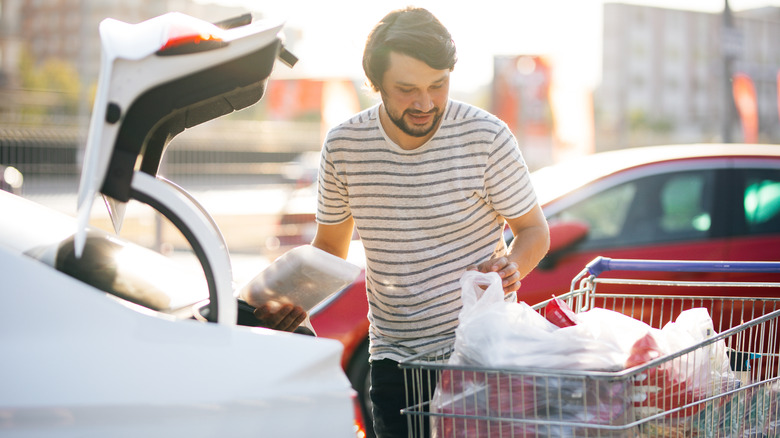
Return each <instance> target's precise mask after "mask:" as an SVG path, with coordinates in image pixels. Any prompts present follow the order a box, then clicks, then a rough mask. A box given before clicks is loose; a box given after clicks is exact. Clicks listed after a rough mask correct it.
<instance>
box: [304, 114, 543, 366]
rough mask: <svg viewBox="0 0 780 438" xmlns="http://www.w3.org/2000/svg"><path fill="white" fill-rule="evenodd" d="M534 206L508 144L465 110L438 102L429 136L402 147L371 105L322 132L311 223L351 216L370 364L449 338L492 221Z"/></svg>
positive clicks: (500, 244)
mask: <svg viewBox="0 0 780 438" xmlns="http://www.w3.org/2000/svg"><path fill="white" fill-rule="evenodd" d="M535 204H536V195H535V193H534V190H533V187H532V185H531V182H530V179H529V175H528V170H527V168H526V166H525V162H524V160H523V157H522V155H521V153H520V150H519V148H518V145H517V141H516V140H515V138H514V136H513V135H512V134H511V132H510V131H509V129H508V128H507V126H506V124H505V123H503V122H502V121H501V120H499V119H498V118H497V117H495V116H493V115H491V114H489V113H488V112H486V111H483V110H481V109H479V108H477V107H474V106H471V105H468V104H465V103H462V102H457V101H453V100H450V101H449V102H448V104H447V108H446V110H445V114H444V117H443V118H442V121H441V125H440V127H439V129H438V131H437V132H436V133H435V134H434V136H433V137H432V138H431V139H430V140H429V141H428V142H427V143H425V144H424V145H423V146H421V147H419V148H417V149H414V150H408V151H407V150H404V149H402V148H401V147H399V146H398V145H396V144H395V143H394V142H393V141H391V140H390V139H389V137H388V136H387V135H386V134H385V132H384V130H383V129H382V127H381V123H380V122H379V105H376V106H374V107H372V108H369V109H367V110H365V111H363V112H361V113H359V114H357V115H355V116H354V117H353V118H351V119H350V120H348V121H347V122H345V123H342V124H341V125H339V126H337V127H335V128H334V129H332V130H331V131H330V132H329V133H328V136H327V138H326V140H325V144H324V147H323V150H322V160H321V164H320V170H319V197H318V208H317V221H318V222H319V223H321V224H338V223H341V222H343V221H344V220H346V219H347V218H348V217H349V216H350V215H351V216H352V217H353V218H354V221H355V226H356V229H357V231H358V234H359V235H360V239H361V240H362V242H363V245H364V247H365V253H366V265H367V267H366V289H367V295H368V303H369V314H368V318H369V321H370V323H371V326H370V329H369V337H370V355H371V359H372V360H378V359H385V358H387V359H393V360H396V361H398V360H401V359H403V358H406V357H409V356H411V355H413V354H416V353H419V352H424V351H428V350H430V349H437V348H440V347H445V346H448V345H449V344H450V343H452V342H453V341H454V338H455V328H456V327H457V325H458V313H459V312H460V308H461V304H460V284H459V279H460V277H461V274H462V273H463V272H464V271H465V269H466V268H467V267H468V266H471V265H475V264H478V263H480V262H482V261H485V260H487V259H489V258H490V257H491V256H494V255H496V254H502V253H504V252H505V251H506V245H505V243H504V240H503V238H502V230H503V226H504V222H503V219H502V217H505V218H515V217H518V216H521V215H523V214H524V213H526V212H528V211H529V210H530V209H531V208H532V207H533V206H534V205H535Z"/></svg>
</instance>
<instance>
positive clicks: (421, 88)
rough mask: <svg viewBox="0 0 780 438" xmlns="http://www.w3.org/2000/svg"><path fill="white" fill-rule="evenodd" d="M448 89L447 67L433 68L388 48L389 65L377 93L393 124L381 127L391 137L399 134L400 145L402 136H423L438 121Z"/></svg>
mask: <svg viewBox="0 0 780 438" xmlns="http://www.w3.org/2000/svg"><path fill="white" fill-rule="evenodd" d="M449 89H450V71H449V70H435V69H433V68H431V67H430V66H428V64H426V63H424V62H423V61H420V60H418V59H415V58H412V57H410V56H406V55H402V54H399V53H395V52H391V53H390V65H389V67H388V69H387V71H386V72H385V75H384V77H383V78H382V87H381V90H382V91H381V94H382V103H383V104H384V108H385V111H386V113H387V116H388V118H389V119H390V120H391V121H392V123H393V125H394V127H393V126H390V127H388V126H385V125H383V126H384V127H385V130H386V131H388V134H389V135H390V136H391V138H392V137H394V135H393V134H395V135H397V136H400V137H401V141H400V142H399V144H400V145H401V146H404V144H403V143H404V142H403V140H405V139H408V140H412V141H413V142H415V140H420V139H423V138H424V139H425V140H427V138H428V137H429V136H430V135H432V134H433V132H434V131H435V129H436V128H437V127H438V125H439V121H440V120H441V117H442V115H443V111H444V109H445V107H446V104H447V99H448V96H449ZM390 131H394V132H390ZM408 137H414V138H413V139H409V138H408ZM393 140H395V141H398V140H399V139H397V138H393Z"/></svg>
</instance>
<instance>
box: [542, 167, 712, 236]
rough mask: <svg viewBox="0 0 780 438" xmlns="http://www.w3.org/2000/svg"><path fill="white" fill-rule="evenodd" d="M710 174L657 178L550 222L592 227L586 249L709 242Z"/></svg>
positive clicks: (601, 196)
mask: <svg viewBox="0 0 780 438" xmlns="http://www.w3.org/2000/svg"><path fill="white" fill-rule="evenodd" d="M713 183H714V172H712V171H710V170H701V171H698V170H697V171H686V172H674V173H666V174H660V175H652V176H648V177H644V178H639V179H636V180H633V181H629V182H625V183H623V184H620V185H617V186H615V187H612V188H609V189H607V190H604V191H601V192H599V193H597V194H594V195H592V196H590V197H589V198H587V199H585V200H584V201H581V202H579V203H578V204H575V205H573V206H571V207H569V208H567V209H565V210H563V211H561V212H560V213H558V214H556V215H554V216H553V217H551V218H549V219H550V220H551V221H555V220H564V221H569V220H577V221H582V222H585V223H587V224H588V226H589V227H590V230H589V233H588V236H587V238H586V240H585V241H584V242H583V243H582V247H581V248H582V249H595V248H612V247H623V246H631V245H644V244H655V243H668V242H675V241H688V240H699V239H705V238H707V237H708V236H709V234H710V230H711V229H712V222H713V217H712V214H713V213H712V211H713V206H712V199H713V196H712V187H713Z"/></svg>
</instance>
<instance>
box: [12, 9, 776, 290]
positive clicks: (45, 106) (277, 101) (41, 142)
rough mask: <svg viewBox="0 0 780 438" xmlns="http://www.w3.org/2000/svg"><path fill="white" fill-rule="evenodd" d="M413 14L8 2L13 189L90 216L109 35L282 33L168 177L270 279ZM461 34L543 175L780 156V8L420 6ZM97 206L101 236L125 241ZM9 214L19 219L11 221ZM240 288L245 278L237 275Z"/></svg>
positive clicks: (180, 153) (306, 234)
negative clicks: (630, 159) (374, 62)
mask: <svg viewBox="0 0 780 438" xmlns="http://www.w3.org/2000/svg"><path fill="white" fill-rule="evenodd" d="M407 3H408V2H406V1H404V2H399V1H382V2H366V1H358V0H331V1H315V0H308V1H307V0H283V1H277V2H269V1H260V0H258V1H249V0H245V1H239V0H222V1H217V0H197V1H195V0H167V1H164V0H0V176H2V178H0V179H2V180H3V183H2V184H3V189H5V190H9V191H14V192H16V193H19V194H21V195H22V196H25V197H29V198H31V199H34V200H36V201H38V202H40V203H43V204H45V205H48V206H50V207H53V208H55V209H58V210H61V211H63V212H65V213H68V214H71V215H73V214H75V210H76V197H75V194H76V192H77V189H78V177H79V172H80V169H81V162H82V159H83V152H84V145H85V141H86V132H87V127H88V123H89V115H90V113H91V110H92V101H93V96H94V93H95V88H96V84H97V78H98V73H99V72H98V69H99V63H100V42H99V37H98V25H99V23H100V21H101V20H103V19H104V18H108V17H111V18H115V19H119V20H122V21H126V22H129V23H137V22H140V21H143V20H146V19H148V18H152V17H154V16H157V15H160V14H163V13H165V12H169V11H179V12H183V13H186V14H189V15H193V16H195V17H198V18H202V19H206V20H209V21H218V20H222V19H225V18H230V17H233V16H236V15H240V14H242V13H245V12H247V11H250V12H253V13H254V14H255V15H256V16H257V17H259V18H262V19H269V20H276V21H284V22H285V27H284V31H283V33H284V38H285V45H286V46H287V48H288V49H289V50H290V51H292V52H293V53H294V54H296V55H297V56H298V57H299V58H300V62H299V63H298V64H297V65H296V66H295V67H294V68H292V69H290V68H287V67H286V66H284V65H282V64H278V65H277V66H276V68H275V71H274V73H273V75H272V78H271V81H270V83H269V86H268V89H267V93H266V96H265V97H264V98H263V100H261V101H260V102H259V103H258V104H257V105H255V106H253V107H250V108H248V109H245V110H242V111H239V112H237V113H235V114H232V115H230V116H227V117H223V118H220V119H218V120H214V121H212V122H209V123H206V124H204V125H201V126H198V127H195V128H193V129H191V130H188V131H186V132H185V133H183V134H182V135H180V136H178V137H177V138H175V139H174V140H173V141H172V143H171V147H170V148H169V149H168V152H167V154H166V156H165V158H164V162H163V166H162V168H161V174H162V175H163V176H165V177H167V178H169V179H171V180H173V181H175V182H176V183H178V184H179V185H181V186H183V187H184V188H185V189H187V190H188V191H190V192H191V193H193V194H194V195H195V197H196V198H198V199H199V200H200V202H201V203H203V204H204V205H205V207H206V208H207V209H208V210H209V211H210V212H211V214H212V215H213V216H214V218H215V220H216V221H217V223H218V224H219V225H220V227H221V229H222V231H223V233H224V234H225V238H226V240H227V243H228V246H229V248H230V250H231V256H232V257H233V260H234V270H236V272H237V273H238V274H237V276H238V277H240V275H241V274H240V272H243V269H242V268H241V266H240V263H241V260H244V258H242V257H244V256H245V257H246V260H247V262H246V263H247V265H248V266H249V268H248V270H249V271H253V270H255V271H256V268H257V266H258V263H262V262H258V257H260V258H261V259H265V260H268V259H272V258H273V257H275V256H276V255H278V254H279V253H280V252H281V251H283V250H284V249H285V248H287V247H289V246H291V245H292V246H294V245H296V244H300V243H306V241H307V239H309V240H310V238H311V237H312V235H311V233H312V231H313V222H312V218H313V212H314V209H315V208H316V205H315V204H314V202H315V198H314V192H313V190H312V186H311V183H312V182H313V181H314V179H315V178H316V171H317V160H318V154H319V150H320V147H321V144H322V140H323V138H324V134H325V132H326V131H327V129H329V128H330V127H332V126H334V125H335V124H337V123H338V122H340V121H342V120H344V119H346V118H347V117H349V116H350V115H351V114H352V113H354V112H357V111H359V110H360V109H363V108H367V107H369V106H371V105H373V104H375V103H376V102H378V97H377V96H375V95H373V94H372V93H370V92H369V91H368V90H367V88H366V87H365V86H364V76H363V72H362V69H361V57H362V51H363V44H364V42H365V38H366V36H367V34H368V32H369V31H370V29H371V28H372V27H373V25H374V24H376V23H377V22H378V21H379V20H380V19H381V18H382V17H383V16H384V15H385V14H386V13H387V12H389V11H390V10H392V9H396V8H399V7H404V6H406V5H407ZM415 5H416V6H422V7H425V8H427V9H429V10H430V11H431V12H433V13H434V14H435V15H436V16H437V17H438V18H439V19H440V20H441V21H442V22H443V23H444V25H445V26H447V27H448V28H449V29H450V31H451V32H452V34H453V39H454V40H455V43H456V45H457V47H458V53H459V61H458V64H457V65H456V68H455V71H454V73H453V75H452V85H451V87H452V88H451V97H453V98H455V99H459V100H464V101H467V102H470V103H473V104H476V105H478V106H481V107H483V108H485V109H488V110H490V111H492V112H493V113H495V114H497V115H498V116H499V117H501V118H502V119H503V120H504V121H506V122H507V124H508V125H509V126H510V128H511V129H512V131H513V132H514V134H515V135H516V137H517V138H518V140H519V143H520V145H521V148H522V150H523V154H524V155H525V157H526V160H527V162H528V164H529V166H530V167H531V169H532V170H535V169H539V168H541V167H544V166H547V165H550V164H553V163H556V162H560V161H564V160H576V159H577V157H578V156H582V155H586V154H592V153H594V152H598V151H606V150H613V149H621V148H630V147H637V146H645V145H654V144H670V143H702V142H704V143H707V142H726V143H772V144H778V143H780V118H779V117H778V112H779V107H780V92H779V91H778V90H779V87H778V83H779V82H780V50H778V48H777V42H778V41H780V1H768V0H763V1H762V0H731V1H724V0H668V1H660V0H659V1H630V2H606V1H601V0H549V1H545V2H538V1H530V0H518V1H514V2H505V1H503V0H483V1H481V2H479V7H478V8H474V7H473V5H474V3H470V4H469V5H472V7H467V6H463V5H461V4H459V3H457V2H452V1H449V0H428V1H425V0H420V1H418V2H416V3H415ZM102 210H103V209H102V208H100V209H98V208H96V210H95V211H94V212H93V216H94V218H93V225H95V226H98V227H102V228H106V229H110V224H109V221H108V218H107V216H106V215H105V213H103V211H102ZM1 214H13V213H12V212H1ZM122 234H123V235H124V236H126V237H130V238H132V239H133V240H136V241H138V242H139V243H142V244H144V245H147V246H156V247H158V248H159V249H161V250H163V251H175V250H177V249H179V247H180V245H181V244H182V239H181V237H180V236H178V235H176V233H175V232H173V231H171V230H170V227H169V226H168V225H167V224H165V223H164V220H163V219H161V218H160V217H159V216H158V215H156V214H154V213H153V212H151V211H147V210H145V207H143V206H140V205H132V206H130V208H129V209H128V214H127V219H126V220H125V225H124V229H123V232H122ZM239 280H240V278H239Z"/></svg>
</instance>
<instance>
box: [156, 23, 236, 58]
mask: <svg viewBox="0 0 780 438" xmlns="http://www.w3.org/2000/svg"><path fill="white" fill-rule="evenodd" d="M220 32H221V29H220V28H219V27H217V26H215V25H213V24H210V23H205V22H204V23H202V24H200V23H198V25H196V23H192V22H189V23H172V24H171V25H170V26H169V27H168V38H167V40H166V42H165V44H164V45H163V46H162V47H161V48H160V50H158V51H157V54H158V55H162V56H166V55H182V54H186V53H195V52H203V51H206V50H213V49H217V48H220V47H224V46H226V45H227V44H228V43H227V42H226V41H223V39H222V37H221V36H220Z"/></svg>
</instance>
